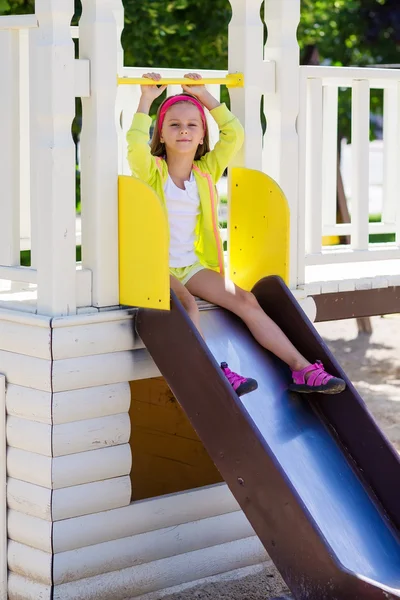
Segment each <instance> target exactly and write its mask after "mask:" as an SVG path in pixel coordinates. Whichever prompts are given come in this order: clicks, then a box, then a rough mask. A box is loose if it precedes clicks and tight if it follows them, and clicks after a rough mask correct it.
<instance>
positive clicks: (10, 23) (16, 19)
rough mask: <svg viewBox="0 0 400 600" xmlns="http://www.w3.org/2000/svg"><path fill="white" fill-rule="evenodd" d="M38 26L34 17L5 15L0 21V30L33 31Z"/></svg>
mask: <svg viewBox="0 0 400 600" xmlns="http://www.w3.org/2000/svg"><path fill="white" fill-rule="evenodd" d="M37 26H38V22H37V18H36V15H34V14H33V15H6V16H3V15H2V17H1V19H0V30H3V29H35V28H36V27H37Z"/></svg>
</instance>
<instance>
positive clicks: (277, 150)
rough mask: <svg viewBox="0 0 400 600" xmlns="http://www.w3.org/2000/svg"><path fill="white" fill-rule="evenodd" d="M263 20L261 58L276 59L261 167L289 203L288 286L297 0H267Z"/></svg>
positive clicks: (294, 190) (295, 194)
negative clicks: (265, 32) (264, 36)
mask: <svg viewBox="0 0 400 600" xmlns="http://www.w3.org/2000/svg"><path fill="white" fill-rule="evenodd" d="M265 21H266V24H267V28H268V39H267V43H266V46H265V52H264V58H265V59H266V60H274V61H275V63H276V93H275V94H271V95H268V96H266V97H265V108H264V112H265V116H266V119H267V131H266V134H265V140H264V151H263V171H265V172H266V173H268V175H270V176H271V177H272V178H273V179H275V180H276V181H277V182H278V183H279V185H280V186H281V188H282V189H283V192H284V193H285V195H286V197H287V199H288V202H289V207H290V246H291V247H290V273H289V284H290V287H292V288H295V287H296V286H297V284H298V283H299V281H300V280H301V279H302V277H303V275H301V274H300V273H299V274H298V273H297V254H298V230H297V227H298V200H299V147H298V144H299V140H298V135H297V131H296V120H297V117H298V114H299V71H300V51H299V45H298V42H297V28H298V25H299V21H300V0H267V1H266V2H265Z"/></svg>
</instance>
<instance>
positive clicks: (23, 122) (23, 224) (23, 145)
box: [19, 29, 31, 238]
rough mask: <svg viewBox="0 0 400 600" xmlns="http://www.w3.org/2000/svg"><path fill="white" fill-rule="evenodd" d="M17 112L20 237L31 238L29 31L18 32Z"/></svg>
mask: <svg viewBox="0 0 400 600" xmlns="http://www.w3.org/2000/svg"><path fill="white" fill-rule="evenodd" d="M19 111H20V119H19V124H20V133H19V138H20V153H19V157H20V168H19V181H20V184H19V186H20V187H19V189H20V207H21V209H20V236H21V238H29V237H30V236H31V211H30V140H29V29H20V31H19Z"/></svg>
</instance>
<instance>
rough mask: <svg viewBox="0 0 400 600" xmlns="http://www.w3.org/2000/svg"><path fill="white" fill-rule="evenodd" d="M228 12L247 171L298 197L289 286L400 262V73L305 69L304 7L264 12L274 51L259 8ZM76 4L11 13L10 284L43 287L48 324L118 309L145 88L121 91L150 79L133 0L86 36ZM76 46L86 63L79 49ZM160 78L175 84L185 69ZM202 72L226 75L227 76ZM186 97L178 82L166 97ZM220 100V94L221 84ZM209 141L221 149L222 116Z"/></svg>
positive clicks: (2, 37) (90, 8)
mask: <svg viewBox="0 0 400 600" xmlns="http://www.w3.org/2000/svg"><path fill="white" fill-rule="evenodd" d="M230 3H231V5H232V12H233V16H232V20H231V22H230V24H229V34H230V39H231V40H232V43H230V46H229V70H230V71H232V72H233V71H240V72H243V73H244V74H245V87H244V88H243V89H240V90H239V89H234V90H231V91H230V96H231V102H232V108H233V111H234V112H235V114H237V115H238V117H239V118H240V119H241V121H242V122H243V124H244V126H245V129H246V140H245V144H244V146H243V149H242V150H241V152H240V153H239V155H238V157H237V158H236V163H235V164H238V165H243V166H246V167H250V168H254V169H262V170H264V171H265V172H267V173H268V174H269V175H270V176H272V177H273V178H274V179H276V180H277V182H278V183H279V184H280V185H281V187H282V188H283V191H284V192H285V194H286V196H287V198H288V201H289V205H290V211H291V261H290V262H291V267H290V285H291V287H292V288H295V287H302V286H303V285H304V282H305V273H306V268H307V267H308V266H311V265H325V264H326V265H328V264H331V265H332V264H342V263H344V262H351V261H353V262H354V261H361V260H362V261H369V260H374V261H379V260H384V259H391V258H393V259H395V258H398V259H400V208H399V205H400V202H399V199H398V190H399V189H400V179H399V173H400V169H399V165H400V141H399V140H400V91H399V90H400V71H399V70H390V69H345V68H343V69H342V68H337V67H331V68H330V67H299V49H298V44H297V39H296V31H297V26H298V21H299V17H300V2H299V1H293V0H281V1H280V2H267V3H266V6H265V20H266V22H267V23H268V31H269V34H270V35H269V36H268V40H267V43H266V45H265V47H264V48H263V26H262V23H261V20H260V18H259V8H260V3H259V1H258V0H230ZM72 5H73V3H72V2H71V1H69V2H68V3H67V2H66V1H65V0H52V3H51V6H50V5H49V4H48V2H47V0H36V2H35V10H36V15H27V16H15V17H0V90H2V92H1V94H0V139H1V141H2V143H1V146H0V148H1V150H0V153H1V160H0V199H1V218H0V280H4V279H6V280H7V281H9V282H11V283H13V282H25V283H26V284H27V285H30V286H32V287H34V286H37V306H36V310H37V311H38V312H39V313H42V314H50V315H57V314H71V313H74V312H76V311H77V310H78V309H79V308H80V307H84V308H87V307H99V308H101V307H108V306H113V305H116V304H118V197H117V176H118V173H120V174H125V173H129V167H128V165H127V162H126V132H127V130H128V128H129V126H130V124H131V120H132V115H133V113H134V111H135V110H136V107H137V103H138V100H139V94H140V90H139V88H138V87H137V86H136V87H132V86H126V85H124V86H120V87H119V88H118V87H117V74H118V75H119V76H127V77H137V76H138V75H141V74H142V73H143V72H144V71H147V70H148V68H130V67H124V66H123V51H122V46H121V43H120V40H119V37H120V34H121V32H122V29H123V22H124V17H123V5H122V2H121V0H108V2H104V0H82V8H83V11H82V17H81V20H80V23H79V29H78V28H77V27H73V28H71V26H70V22H71V17H72V11H73V6H72ZM38 22H39V23H40V29H41V31H40V35H39V29H37V23H38ZM77 37H79V38H80V39H79V56H80V58H79V59H78V60H76V59H75V58H74V48H73V43H72V38H77ZM89 63H90V75H89ZM155 69H156V68H155V67H154V66H152V67H151V70H155ZM196 70H197V69H196ZM159 71H160V72H161V74H162V76H164V77H181V76H182V75H183V74H184V70H182V69H159ZM200 73H201V74H202V75H203V76H206V77H208V76H211V77H221V76H225V74H226V71H223V72H222V71H205V70H200ZM348 87H351V88H352V90H353V99H352V104H353V120H352V130H353V134H352V154H353V161H352V162H353V167H352V168H353V174H352V194H351V196H352V197H351V199H350V211H351V223H350V224H342V225H340V224H337V222H336V170H337V122H338V117H337V113H338V94H339V90H340V89H341V88H348ZM375 88H376V89H382V90H384V202H383V211H382V222H380V223H371V224H370V223H369V222H368V147H369V119H370V115H369V94H370V89H375ZM178 91H180V88H174V86H171V87H170V88H169V90H168V93H169V94H174V93H176V92H178ZM210 91H211V92H212V93H213V94H214V95H215V96H216V97H217V98H219V97H220V92H221V90H220V88H219V86H210ZM262 96H264V113H265V116H266V120H267V131H266V134H265V136H264V137H263V134H262V130H261V123H260V119H259V110H260V101H261V97H262ZM74 97H81V98H82V112H83V116H82V117H83V118H82V120H83V128H82V133H81V144H80V150H81V152H80V158H81V167H82V171H81V191H82V255H83V260H82V265H77V264H76V261H75V244H76V236H75V218H76V215H75V194H74V180H75V168H74V167H75V160H74V159H75V152H74V146H73V142H72V138H71V132H70V130H71V122H72V119H73V117H74V111H73V103H74ZM5 116H6V117H5ZM210 132H211V141H212V143H215V141H216V140H217V137H218V131H217V127H216V125H215V124H214V122H213V120H212V119H211V120H210ZM392 232H393V233H395V234H396V241H395V242H394V243H387V244H380V245H378V244H374V245H370V244H369V243H368V236H369V234H371V233H392ZM225 235H226V234H225ZM327 235H349V236H350V237H351V243H350V244H349V245H348V246H333V247H325V246H323V245H322V244H323V242H322V239H323V236H327ZM27 239H30V244H31V246H30V247H31V266H30V267H21V266H20V259H19V255H20V248H21V246H23V245H24V240H27ZM21 240H22V241H21ZM0 284H1V281H0ZM0 290H1V285H0ZM1 302H2V300H1V298H0V303H1Z"/></svg>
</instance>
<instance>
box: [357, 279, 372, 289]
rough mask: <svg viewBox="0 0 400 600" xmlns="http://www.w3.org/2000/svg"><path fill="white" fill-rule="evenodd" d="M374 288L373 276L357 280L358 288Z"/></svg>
mask: <svg viewBox="0 0 400 600" xmlns="http://www.w3.org/2000/svg"><path fill="white" fill-rule="evenodd" d="M371 289H372V279H371V277H366V278H365V279H360V280H359V281H356V290H371Z"/></svg>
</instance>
